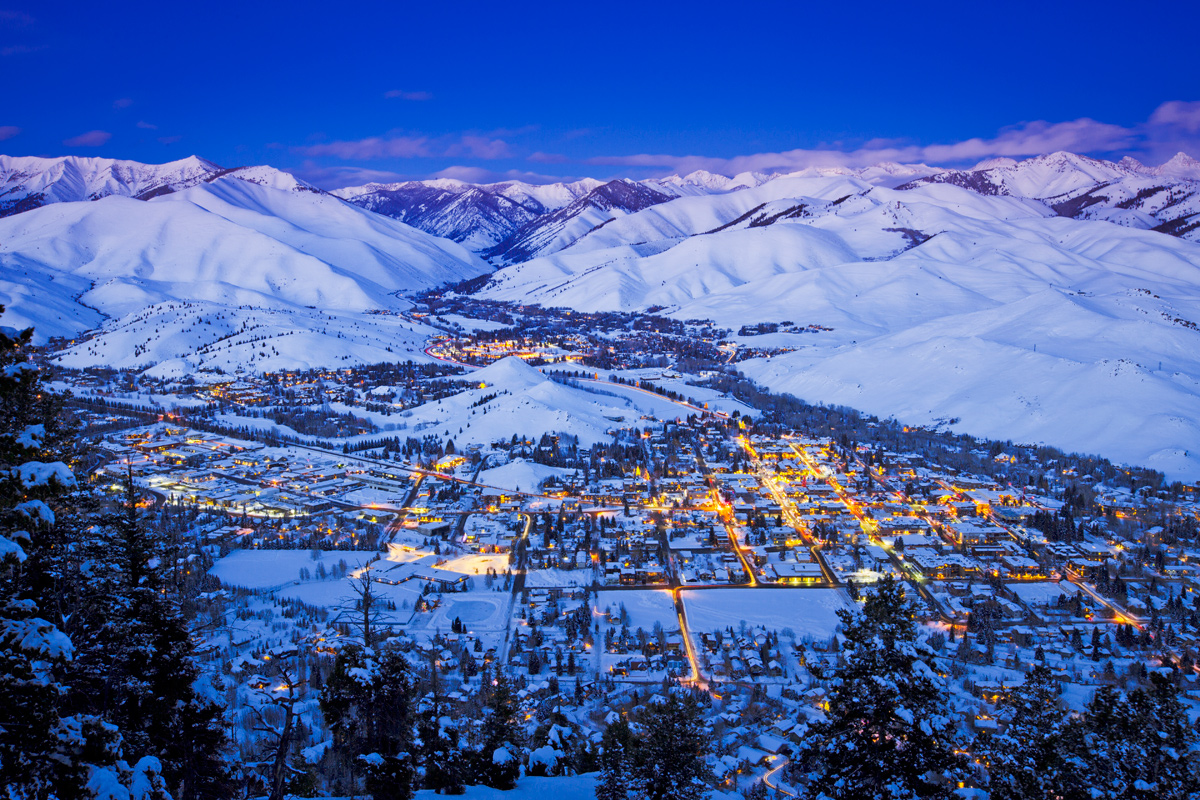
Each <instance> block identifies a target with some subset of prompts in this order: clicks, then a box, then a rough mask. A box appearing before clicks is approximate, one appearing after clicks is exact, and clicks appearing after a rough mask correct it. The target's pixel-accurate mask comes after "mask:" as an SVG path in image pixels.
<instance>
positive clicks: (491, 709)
mask: <svg viewBox="0 0 1200 800" xmlns="http://www.w3.org/2000/svg"><path fill="white" fill-rule="evenodd" d="M517 712H518V707H517V696H516V693H515V692H514V691H513V687H512V682H511V681H510V680H509V678H508V676H507V675H505V674H504V673H503V672H502V671H498V672H497V673H496V678H495V685H494V686H492V688H491V693H490V696H489V697H488V701H487V706H486V707H485V708H484V711H483V723H482V725H481V726H480V729H479V732H478V744H477V746H476V752H475V757H474V758H473V759H472V760H473V761H474V772H475V782H476V783H482V784H484V785H486V786H491V787H492V788H493V789H501V790H508V789H511V788H513V787H514V786H516V784H517V778H518V777H520V774H521V746H522V744H524V738H525V737H524V734H523V732H522V730H521V726H520V724H519V723H518V720H517Z"/></svg>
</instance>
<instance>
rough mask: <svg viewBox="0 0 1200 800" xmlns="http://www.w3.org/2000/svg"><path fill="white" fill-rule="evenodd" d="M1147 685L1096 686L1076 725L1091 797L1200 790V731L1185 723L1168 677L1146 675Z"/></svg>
mask: <svg viewBox="0 0 1200 800" xmlns="http://www.w3.org/2000/svg"><path fill="white" fill-rule="evenodd" d="M1150 681H1151V687H1150V691H1148V692H1147V691H1143V690H1141V689H1138V690H1135V691H1133V692H1130V693H1129V694H1127V695H1122V694H1120V693H1118V692H1117V691H1116V690H1115V689H1113V688H1112V687H1109V686H1104V687H1101V688H1100V689H1099V690H1097V692H1096V695H1095V697H1093V698H1092V702H1091V703H1090V704H1089V705H1088V708H1087V710H1086V711H1085V713H1084V715H1083V718H1082V720H1080V721H1079V722H1078V725H1079V726H1080V727H1081V729H1082V740H1083V746H1082V747H1081V748H1080V749H1079V750H1078V751H1077V752H1078V755H1079V757H1080V760H1081V761H1082V762H1083V763H1084V764H1085V765H1086V766H1085V767H1084V769H1083V770H1082V772H1083V773H1084V775H1085V776H1086V777H1085V778H1084V780H1085V785H1086V786H1087V787H1088V790H1089V793H1090V796H1091V797H1092V798H1096V799H1097V800H1100V799H1105V800H1106V799H1107V798H1112V799H1113V800H1115V799H1116V798H1138V799H1139V800H1151V799H1152V798H1154V799H1155V800H1157V799H1158V798H1162V799H1163V800H1184V798H1195V797H1197V796H1200V754H1198V752H1197V751H1200V737H1198V735H1197V733H1196V730H1195V728H1194V727H1192V726H1191V725H1189V724H1188V717H1187V714H1186V713H1185V711H1184V706H1183V704H1182V703H1181V702H1180V700H1179V695H1178V689H1177V687H1176V686H1175V683H1174V681H1172V680H1171V679H1170V678H1169V677H1167V676H1164V675H1159V674H1153V675H1151V676H1150Z"/></svg>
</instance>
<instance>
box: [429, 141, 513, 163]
mask: <svg viewBox="0 0 1200 800" xmlns="http://www.w3.org/2000/svg"><path fill="white" fill-rule="evenodd" d="M512 154H513V153H512V148H510V147H509V146H508V142H506V141H504V140H503V139H490V138H488V137H486V136H463V137H462V139H460V140H459V141H457V142H454V143H452V144H451V145H449V146H448V147H447V148H446V150H445V155H447V156H451V157H458V156H467V157H469V158H479V159H483V160H495V159H498V158H510V157H511V156H512Z"/></svg>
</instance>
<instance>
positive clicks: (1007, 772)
mask: <svg viewBox="0 0 1200 800" xmlns="http://www.w3.org/2000/svg"><path fill="white" fill-rule="evenodd" d="M1001 713H1002V715H1003V716H1004V718H1005V719H1006V721H1007V723H1008V724H1007V727H1006V728H1005V730H1004V732H1003V733H1001V734H997V735H995V736H986V735H985V736H983V737H981V738H980V740H979V742H978V745H977V748H976V750H977V753H978V754H979V755H980V756H981V757H982V758H983V760H984V761H985V762H986V763H987V764H988V792H989V793H990V796H991V798H992V800H1023V799H1024V798H1027V797H1055V796H1069V795H1068V794H1067V792H1066V787H1067V786H1068V784H1070V783H1071V782H1072V780H1073V778H1072V775H1073V773H1074V770H1073V768H1072V767H1071V764H1070V761H1069V756H1070V752H1071V750H1072V745H1073V744H1074V743H1075V742H1076V739H1077V737H1076V736H1075V735H1074V734H1075V732H1074V731H1073V730H1072V729H1071V728H1070V727H1069V726H1068V724H1067V721H1066V714H1065V713H1064V711H1063V710H1062V708H1061V707H1060V704H1059V701H1058V684H1057V682H1056V681H1055V679H1054V675H1053V673H1052V672H1051V671H1050V668H1049V667H1047V666H1046V665H1045V664H1038V665H1036V666H1034V668H1033V669H1032V670H1030V672H1029V674H1028V675H1027V676H1026V677H1025V683H1024V684H1022V685H1021V686H1018V687H1015V688H1014V689H1013V690H1012V692H1011V694H1010V695H1009V697H1008V699H1007V700H1006V701H1005V702H1004V704H1003V706H1002V711H1001Z"/></svg>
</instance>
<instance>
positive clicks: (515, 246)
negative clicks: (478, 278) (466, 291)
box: [484, 180, 671, 264]
mask: <svg viewBox="0 0 1200 800" xmlns="http://www.w3.org/2000/svg"><path fill="white" fill-rule="evenodd" d="M670 199H671V197H670V196H668V195H665V194H662V193H661V192H658V191H655V190H654V189H651V188H650V187H648V186H643V185H642V184H640V183H637V182H636V181H630V180H616V181H609V182H608V183H606V184H604V185H602V186H597V187H596V188H595V189H593V190H592V191H590V192H588V193H587V194H585V195H584V196H583V197H580V198H579V199H578V200H575V201H573V202H572V203H571V204H570V205H567V206H564V207H563V208H560V209H559V210H557V211H555V212H553V213H551V214H546V215H544V216H541V217H538V218H536V219H533V220H531V221H529V222H527V223H526V224H524V225H522V226H521V227H520V228H518V229H517V230H516V231H514V232H513V234H512V235H511V236H509V237H508V238H507V239H505V240H504V241H502V242H500V243H499V244H497V245H496V246H495V247H493V248H491V249H490V250H487V251H485V252H484V255H485V256H486V257H488V258H489V259H493V260H495V261H497V262H498V263H501V264H515V263H518V262H521V261H527V260H529V259H530V258H533V257H535V256H538V255H544V254H548V253H555V252H558V251H559V250H562V249H563V248H564V247H569V246H570V245H571V244H573V243H574V242H575V241H577V240H578V239H579V238H580V237H582V236H586V235H587V234H588V233H590V232H592V231H594V230H596V229H597V228H599V227H601V226H603V225H606V224H607V223H609V222H611V221H612V220H614V219H616V218H618V217H621V216H624V215H625V214H630V213H634V212H637V211H641V210H642V209H644V208H649V207H650V206H653V205H656V204H658V203H665V202H666V201H668V200H670Z"/></svg>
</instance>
